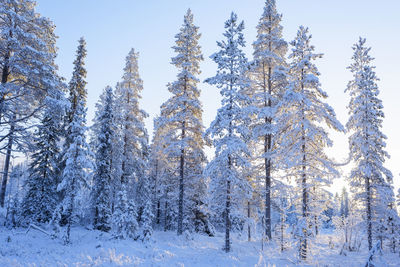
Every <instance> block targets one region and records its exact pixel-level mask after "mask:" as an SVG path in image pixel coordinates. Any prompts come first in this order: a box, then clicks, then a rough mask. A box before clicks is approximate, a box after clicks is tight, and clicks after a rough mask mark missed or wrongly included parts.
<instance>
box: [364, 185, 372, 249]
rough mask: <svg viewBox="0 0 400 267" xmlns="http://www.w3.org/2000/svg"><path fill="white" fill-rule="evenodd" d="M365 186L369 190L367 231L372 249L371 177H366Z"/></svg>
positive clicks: (369, 245) (369, 246) (369, 247)
mask: <svg viewBox="0 0 400 267" xmlns="http://www.w3.org/2000/svg"><path fill="white" fill-rule="evenodd" d="M365 187H366V191H367V225H368V226H367V231H368V249H369V250H371V249H372V211H371V186H370V181H369V177H367V178H366V181H365Z"/></svg>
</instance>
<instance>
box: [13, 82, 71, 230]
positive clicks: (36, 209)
mask: <svg viewBox="0 0 400 267" xmlns="http://www.w3.org/2000/svg"><path fill="white" fill-rule="evenodd" d="M66 105H67V104H66V100H65V98H64V95H63V93H62V92H61V91H60V90H59V89H58V88H55V89H54V90H51V92H50V93H49V95H48V96H47V97H46V100H45V107H44V111H43V114H42V119H41V123H40V125H39V126H38V129H37V132H36V134H35V138H34V145H33V146H34V153H33V154H32V156H31V158H32V161H31V163H30V168H29V178H28V181H27V183H26V186H27V193H26V195H25V197H24V200H23V202H22V211H21V215H22V217H23V218H24V221H25V222H30V221H34V222H40V223H45V222H48V221H50V219H51V217H52V214H53V212H54V210H55V207H56V205H57V203H58V201H59V198H58V194H57V181H58V177H57V175H58V174H59V171H58V162H57V159H58V158H59V156H60V147H59V142H60V137H61V135H62V131H61V128H62V118H63V115H64V110H65V106H66Z"/></svg>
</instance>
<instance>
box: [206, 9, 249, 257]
mask: <svg viewBox="0 0 400 267" xmlns="http://www.w3.org/2000/svg"><path fill="white" fill-rule="evenodd" d="M225 29H226V30H225V33H224V36H225V37H226V40H224V41H221V42H217V44H218V46H219V47H220V51H218V52H217V53H215V54H213V55H212V56H211V58H212V59H213V60H214V61H215V62H216V63H217V64H218V69H217V74H216V75H215V76H214V77H212V78H209V79H207V80H206V82H208V83H210V84H212V85H216V86H217V88H218V89H220V90H221V91H220V93H221V95H222V101H221V108H219V109H218V111H217V117H216V118H215V120H214V121H213V122H212V123H211V125H210V128H209V129H208V130H207V132H206V135H208V136H209V137H211V138H212V141H213V145H214V147H215V158H214V159H213V160H212V161H211V162H210V163H209V164H208V165H207V167H206V171H205V173H206V175H207V176H209V177H210V179H211V184H210V190H211V194H212V195H213V199H212V205H213V206H214V210H215V211H216V212H217V213H218V214H223V216H224V218H225V247H224V250H225V251H226V252H229V251H230V250H231V238H230V232H231V224H232V217H234V214H235V213H240V203H241V202H242V201H243V199H246V198H248V197H249V196H248V195H247V194H248V193H249V192H251V187H250V185H249V183H248V181H247V180H246V177H245V176H244V175H243V172H242V170H243V169H247V168H250V162H249V159H250V153H249V151H248V148H247V144H246V140H248V139H249V137H250V130H249V128H248V125H247V123H246V122H248V120H249V117H250V114H249V110H248V109H246V108H244V106H246V104H247V103H249V102H250V99H249V98H248V96H247V95H246V94H244V93H243V92H244V89H245V88H246V87H248V86H249V85H250V84H249V80H248V79H246V78H245V77H246V76H245V75H244V74H245V72H246V71H247V70H248V62H247V59H246V56H245V54H244V52H243V50H242V49H243V47H244V46H245V41H244V38H243V33H242V31H243V29H244V23H243V22H240V23H238V22H237V15H236V14H235V13H231V16H230V18H229V20H227V21H226V22H225Z"/></svg>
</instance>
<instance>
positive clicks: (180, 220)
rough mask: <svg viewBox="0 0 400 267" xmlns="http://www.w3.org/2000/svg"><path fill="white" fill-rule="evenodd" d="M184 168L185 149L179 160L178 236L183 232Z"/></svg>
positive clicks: (183, 137) (183, 128) (182, 137)
mask: <svg viewBox="0 0 400 267" xmlns="http://www.w3.org/2000/svg"><path fill="white" fill-rule="evenodd" d="M181 139H182V140H184V139H185V122H182V133H181ZM184 167H185V149H183V148H182V149H181V159H180V169H179V172H180V175H179V176H180V177H179V202H178V209H179V210H178V235H181V234H182V232H183V190H184V188H183V176H184Z"/></svg>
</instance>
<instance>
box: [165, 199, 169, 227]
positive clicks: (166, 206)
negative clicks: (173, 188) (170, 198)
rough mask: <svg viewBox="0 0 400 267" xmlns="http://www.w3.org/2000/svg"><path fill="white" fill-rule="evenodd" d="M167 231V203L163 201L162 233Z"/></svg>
mask: <svg viewBox="0 0 400 267" xmlns="http://www.w3.org/2000/svg"><path fill="white" fill-rule="evenodd" d="M167 230H168V202H167V200H165V204H164V232H166V231H167Z"/></svg>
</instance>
